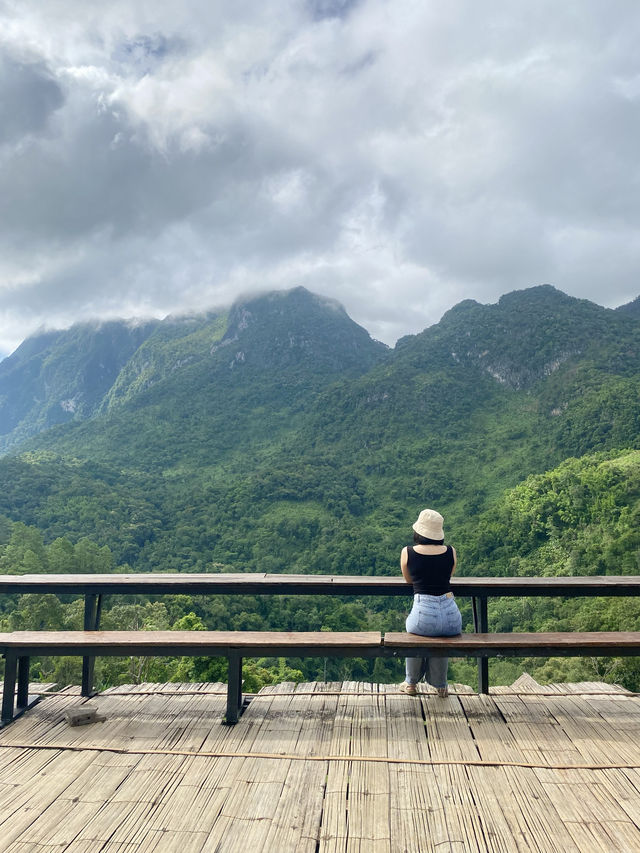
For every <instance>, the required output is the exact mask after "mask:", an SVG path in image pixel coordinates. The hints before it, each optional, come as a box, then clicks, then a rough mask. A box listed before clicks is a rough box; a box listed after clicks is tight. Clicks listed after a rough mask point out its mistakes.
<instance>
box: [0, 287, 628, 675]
mask: <svg viewBox="0 0 640 853" xmlns="http://www.w3.org/2000/svg"><path fill="white" fill-rule="evenodd" d="M116 325H117V327H118V329H120V330H121V331H122V332H123V333H124V331H126V330H127V329H130V327H128V326H127V324H126V323H123V324H116ZM94 331H95V329H94ZM77 334H78V333H77V330H76V331H74V330H69V332H67V333H50V334H47V335H44V336H38V337H37V338H36V339H32V340H30V341H26V342H25V343H24V344H23V346H22V347H21V348H20V350H19V351H18V352H17V353H16V354H14V355H15V358H14V357H12V358H14V361H13V365H14V367H13V369H14V370H18V369H22V370H23V376H24V377H26V378H28V381H29V382H30V383H31V385H30V386H29V387H30V388H41V387H44V386H45V383H44V380H43V378H42V375H41V374H44V373H46V371H47V370H50V364H55V365H57V372H56V373H55V375H56V376H57V377H59V378H60V382H59V385H58V386H57V387H56V390H55V393H53V392H52V393H50V394H49V396H48V397H47V399H48V400H49V402H50V406H49V410H50V411H55V404H56V401H58V406H59V401H60V400H67V399H71V398H72V397H73V394H74V393H78V389H84V391H83V393H84V394H85V397H83V398H82V402H84V401H85V400H90V403H89V402H86V403H85V404H84V405H85V408H82V407H81V406H80V402H81V401H80V398H79V402H78V405H77V407H76V411H75V412H73V413H68V414H70V415H71V414H72V415H73V419H72V420H69V421H68V422H67V423H62V424H57V425H54V426H49V427H48V428H44V429H42V431H40V432H39V433H38V434H32V435H31V436H30V437H29V438H22V436H23V435H25V434H26V430H27V428H28V429H31V430H32V432H35V430H36V429H40V428H41V427H42V426H43V424H44V421H43V420H40V421H38V419H37V417H34V418H33V420H31V421H30V420H29V412H31V409H25V411H26V414H23V415H22V419H21V420H20V421H18V423H19V424H20V429H22V430H23V432H22V433H20V431H19V430H17V431H14V432H12V433H11V434H10V435H9V433H7V435H9V437H10V439H11V440H13V441H14V442H16V443H15V444H14V445H13V449H12V453H11V455H6V456H5V457H4V458H1V459H0V482H1V483H2V489H0V571H3V572H32V571H64V570H65V567H68V569H69V570H77V571H98V570H102V571H112V570H115V571H129V570H133V571H187V572H189V571H209V572H216V571H225V570H232V571H260V572H296V573H312V572H318V573H335V574H355V575H357V574H393V573H396V572H397V571H398V567H397V564H398V553H399V550H400V547H401V546H402V545H403V544H405V543H406V542H407V538H408V535H409V534H410V525H411V523H412V521H413V520H414V519H415V517H416V515H417V513H418V511H419V510H420V509H422V508H423V507H424V506H429V505H430V506H434V507H436V508H437V509H439V510H440V511H442V513H443V515H444V516H445V529H446V531H447V536H448V538H450V539H451V541H453V543H454V544H455V545H456V547H457V549H458V555H459V571H460V573H461V574H465V573H466V574H489V575H491V574H557V573H560V574H566V573H574V574H589V573H595V572H597V573H607V572H609V573H613V574H619V573H623V572H625V573H636V574H637V573H638V571H639V568H638V567H639V566H640V563H639V560H640V557H639V552H638V545H639V541H640V540H639V537H638V532H637V531H638V529H639V528H638V519H639V517H640V515H639V514H640V488H639V483H640V457H639V454H640V369H639V368H640V322H638V315H637V313H636V312H634V311H622V310H615V311H612V310H609V309H605V308H601V307H599V306H597V305H594V304H593V303H590V302H588V301H585V300H579V299H573V298H571V297H569V296H567V295H565V294H563V293H561V292H560V291H558V290H556V289H554V288H553V287H550V286H548V285H545V286H541V287H535V288H530V289H528V290H524V291H515V292H513V293H509V294H506V295H505V296H503V297H502V298H501V299H500V300H499V301H498V302H497V303H496V304H492V305H481V304H479V303H477V302H474V301H471V300H467V301H465V302H462V303H461V304H459V305H457V306H455V307H454V308H453V309H451V310H450V311H449V312H447V314H445V316H444V317H443V318H442V320H441V321H440V322H439V323H437V324H435V325H433V326H431V327H429V328H428V329H425V330H424V331H423V332H421V333H420V334H418V335H413V336H408V337H406V338H403V339H402V340H400V341H399V342H398V343H397V345H396V347H395V348H394V349H392V350H390V349H388V348H387V347H385V346H383V345H382V344H379V343H377V342H375V341H373V340H371V338H370V337H369V335H368V334H367V333H366V332H365V331H364V330H363V329H361V328H360V327H358V326H357V325H356V324H355V323H353V321H351V320H350V318H349V317H348V316H347V315H346V313H345V312H344V310H343V309H342V308H341V307H340V306H339V305H337V304H336V303H334V302H330V301H328V300H325V299H322V298H320V297H317V296H315V295H313V294H311V293H309V292H308V291H306V290H304V289H302V288H299V289H296V290H294V291H288V292H285V293H271V294H265V295H262V296H258V297H255V298H247V299H243V300H240V301H239V302H237V303H236V304H235V305H233V306H232V307H231V308H230V309H228V310H223V311H215V312H209V313H207V314H203V315H199V316H194V317H177V318H176V317H173V318H172V317H170V318H167V319H166V320H163V321H162V322H158V323H155V324H153V326H152V327H150V328H149V329H148V330H146V332H145V334H144V335H142V333H141V338H142V339H141V340H140V342H139V343H138V342H136V341H131V340H130V339H129V338H127V341H128V343H127V347H125V348H123V350H122V351H121V352H120V354H119V355H118V357H117V358H115V360H114V362H113V364H117V366H118V367H117V370H116V368H115V367H114V368H113V369H112V370H111V373H110V374H109V377H108V379H105V380H104V381H101V382H98V381H96V383H95V385H92V383H91V382H89V381H88V380H87V378H86V365H85V364H84V361H83V358H82V350H81V348H80V347H79V346H78V345H75V348H74V346H67V348H66V349H65V347H64V346H63V343H64V342H65V336H70V338H71V339H72V340H77V338H74V335H77ZM87 335H88V337H89V339H91V336H90V335H89V333H88V332H87ZM68 343H69V339H68V338H67V344H68ZM65 353H66V355H65ZM18 356H19V357H18ZM87 361H88V360H87ZM27 366H28V367H29V370H30V371H31V373H29V371H28V370H27ZM5 369H6V368H5ZM83 371H85V372H84V373H83ZM47 375H49V374H47ZM65 377H66V379H65ZM63 379H65V381H62V380H63ZM65 382H66V384H65ZM38 383H40V384H38ZM74 389H75V391H74ZM49 390H50V389H49ZM72 392H73V393H72ZM90 392H92V394H93V396H90ZM2 394H5V395H6V390H3V391H2ZM14 398H15V391H14ZM14 398H11V399H12V400H13V399H14ZM3 405H6V403H3ZM12 405H15V403H12ZM43 405H44V404H43ZM45 410H46V409H45V408H44V407H43V408H41V409H37V410H36V409H34V412H36V411H37V412H41V411H45ZM18 441H21V443H19V444H18V443H17V442H18ZM44 598H45V597H43V599H44ZM178 599H179V600H178ZM76 604H77V603H76ZM404 604H405V603H404V602H389V601H387V600H385V601H380V602H377V601H374V600H367V601H366V603H363V602H359V603H358V602H346V601H345V602H337V601H335V600H333V599H332V600H331V601H330V602H327V601H321V600H320V599H313V600H305V599H304V598H303V597H299V598H296V599H288V600H283V599H281V598H280V597H274V598H273V599H266V598H265V597H262V596H257V597H255V598H252V597H242V598H241V599H238V598H235V599H234V598H233V597H229V598H225V599H224V600H218V599H217V598H216V600H211V601H208V600H207V601H204V600H202V599H198V600H196V599H187V598H182V597H176V600H171V601H169V600H167V601H166V602H162V603H160V602H146V603H144V602H138V603H137V604H135V605H134V604H127V603H123V602H119V601H114V603H113V605H112V606H110V607H109V609H108V610H107V611H106V612H105V625H106V626H107V627H111V628H116V627H120V628H131V627H134V626H139V625H148V626H156V627H158V626H160V625H162V626H164V627H171V626H172V625H174V624H175V625H181V624H183V622H182V620H184V619H186V620H187V621H188V624H191V625H192V624H202V625H206V626H208V627H210V628H219V629H234V630H262V629H265V630H266V629H281V630H302V629H305V628H308V629H316V630H319V629H320V628H322V627H327V628H330V629H337V628H338V627H339V628H341V629H342V630H360V629H371V630H380V629H382V630H396V629H399V628H400V627H401V625H402V624H403V609H404ZM634 607H635V606H634ZM3 608H4V609H3ZM461 609H462V612H463V617H464V619H465V620H466V624H468V623H469V621H470V618H471V617H470V606H469V602H466V601H462V602H461ZM636 611H637V612H636ZM43 614H48V615H46V619H47V620H49V621H48V622H46V624H49V625H50V626H51V627H61V626H63V625H75V624H77V620H78V619H81V610H78V609H77V607H75V609H74V604H73V603H71V604H69V605H66V604H65V605H64V606H63V607H61V609H60V612H59V613H58V615H56V614H55V613H54V609H53V608H51V607H49V604H48V603H47V601H44V600H41V601H40V600H36V601H35V604H31V603H29V601H28V600H27V599H26V598H25V600H23V601H20V602H15V601H12V602H9V603H4V604H3V602H0V627H2V625H9V626H11V625H19V626H20V627H24V628H29V627H31V626H32V625H34V624H37V625H39V626H41V625H42V624H44V622H43V620H45V615H43ZM52 614H53V615H52ZM194 614H195V615H194ZM490 619H491V621H492V625H494V626H495V627H496V628H497V629H498V630H540V629H541V628H547V629H549V627H550V626H555V627H556V629H558V630H573V629H575V630H587V629H588V630H599V629H600V630H604V629H607V628H611V629H616V628H624V627H625V626H626V627H627V628H629V629H633V628H635V627H637V625H640V610H638V609H637V608H635V609H630V605H629V603H628V602H626V601H625V602H618V601H617V600H614V601H612V603H611V604H607V605H606V607H602V606H601V605H598V606H595V605H594V602H593V601H589V602H585V603H579V604H578V603H576V602H575V601H574V602H572V603H571V606H565V605H564V604H563V603H562V602H556V601H551V600H546V601H544V602H537V603H533V604H531V605H529V604H527V605H526V606H525V605H524V604H523V603H522V602H520V600H515V599H513V600H506V601H496V602H494V603H492V606H491V609H490ZM197 620H201V622H200V623H198V621H197ZM389 665H390V666H391V664H389ZM563 665H564V664H563ZM589 665H590V664H589V662H585V661H582V662H579V663H576V664H572V666H574V669H572V670H571V674H572V678H573V679H574V680H580V679H586V680H588V679H589V677H590V675H591V674H592V673H591V671H590V670H589V669H588V667H589ZM304 666H305V667H306V668H305V677H307V678H313V677H314V676H315V673H314V672H313V671H312V670H310V669H308V667H307V664H304ZM309 666H310V665H309ZM354 666H356V665H355V664H354ZM456 666H459V667H461V668H462V669H461V670H460V673H461V674H460V675H459V679H460V680H465V679H466V678H468V677H469V676H465V675H464V666H465V664H456ZM527 666H529V664H528V665H527ZM535 666H536V667H538V666H540V667H541V669H540V672H541V673H543V674H544V673H547V674H548V675H549V677H550V678H551V679H552V680H556V681H560V680H562V673H561V672H559V671H558V669H557V667H558V666H559V665H557V664H556V665H555V669H554V668H553V666H552V665H551V664H549V665H547V664H543V663H536V664H535ZM545 667H546V669H545ZM549 667H551V669H550V668H549ZM575 667H577V668H575ZM496 668H497V665H496ZM552 670H553V674H552V675H551V672H552ZM341 672H342V671H341ZM500 672H502V673H503V674H504V678H505V679H506V680H507V681H508V682H509V683H510V682H511V681H513V679H514V678H515V677H516V676H517V674H518V672H517V664H516V663H513V662H509V663H508V664H507V663H506V662H503V663H501V664H500ZM618 672H619V675H616V677H619V678H620V680H621V681H623V682H624V683H625V684H627V685H628V686H630V688H631V689H638V688H640V672H636V671H635V670H633V669H632V668H631V669H628V670H626V669H625V670H624V671H622V670H619V671H618V670H616V673H618ZM378 674H379V675H380V673H378ZM343 675H344V673H343V672H342V674H340V673H338V672H337V671H336V672H333V677H336V678H337V677H343ZM384 677H386V678H391V677H393V674H392V673H391V671H389V672H386V674H384ZM500 677H502V676H500Z"/></svg>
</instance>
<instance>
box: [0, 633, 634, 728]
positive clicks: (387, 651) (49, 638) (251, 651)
mask: <svg viewBox="0 0 640 853" xmlns="http://www.w3.org/2000/svg"><path fill="white" fill-rule="evenodd" d="M0 650H1V651H2V653H3V654H4V656H5V676H4V693H3V698H2V715H1V724H2V725H6V724H7V723H9V722H11V720H13V719H14V718H15V716H17V714H20V713H22V711H23V710H24V709H25V708H26V707H27V706H28V703H29V697H28V688H29V660H30V657H31V656H32V655H81V656H86V655H92V656H103V655H110V656H126V655H140V656H155V655H167V656H175V655H186V656H200V655H203V656H206V655H209V656H212V657H226V658H227V660H228V663H229V676H228V684H227V712H226V717H225V722H227V723H236V722H237V721H238V717H239V715H240V713H241V710H242V706H243V696H242V659H243V657H285V656H288V657H405V656H406V657H412V656H417V657H420V656H423V655H424V656H434V657H480V658H489V657H501V656H505V657H506V656H511V657H514V656H515V657H529V656H537V657H548V656H553V657H555V656H558V655H563V656H574V657H576V656H585V655H589V656H598V657H607V656H615V657H619V656H623V655H638V654H640V631H590V632H566V633H560V632H551V633H531V634H488V633H477V634H458V635H457V636H455V637H422V636H419V635H417V634H409V633H394V632H389V633H387V634H385V635H384V639H383V637H382V634H381V633H380V632H379V631H344V632H340V631H335V632H334V631H295V632H294V631H15V632H13V633H10V634H0ZM16 683H17V687H18V690H17V698H16ZM16 704H17V708H16Z"/></svg>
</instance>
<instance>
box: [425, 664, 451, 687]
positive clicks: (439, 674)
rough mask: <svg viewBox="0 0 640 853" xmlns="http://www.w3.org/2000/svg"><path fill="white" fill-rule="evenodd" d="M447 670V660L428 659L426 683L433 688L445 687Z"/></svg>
mask: <svg viewBox="0 0 640 853" xmlns="http://www.w3.org/2000/svg"><path fill="white" fill-rule="evenodd" d="M448 668H449V658H429V668H428V670H427V681H428V682H429V684H431V685H433V687H446V686H447V670H448Z"/></svg>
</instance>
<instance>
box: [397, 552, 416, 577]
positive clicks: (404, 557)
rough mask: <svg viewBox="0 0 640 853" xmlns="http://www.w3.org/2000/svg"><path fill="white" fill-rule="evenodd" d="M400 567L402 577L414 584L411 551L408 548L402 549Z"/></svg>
mask: <svg viewBox="0 0 640 853" xmlns="http://www.w3.org/2000/svg"><path fill="white" fill-rule="evenodd" d="M400 568H401V569H402V577H403V578H404V579H405V580H406V582H407V583H410V584H413V579H412V577H411V575H410V574H409V552H408V551H407V549H406V548H403V549H402V551H400Z"/></svg>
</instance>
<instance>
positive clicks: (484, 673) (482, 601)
mask: <svg viewBox="0 0 640 853" xmlns="http://www.w3.org/2000/svg"><path fill="white" fill-rule="evenodd" d="M473 627H474V630H475V631H476V633H479V634H486V633H487V632H488V630H489V613H488V609H487V597H486V596H484V595H483V596H478V597H477V598H476V597H475V596H474V598H473ZM477 661H478V693H488V692H489V658H477Z"/></svg>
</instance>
